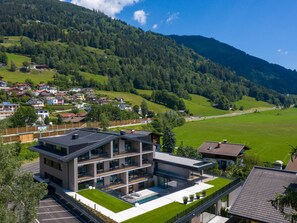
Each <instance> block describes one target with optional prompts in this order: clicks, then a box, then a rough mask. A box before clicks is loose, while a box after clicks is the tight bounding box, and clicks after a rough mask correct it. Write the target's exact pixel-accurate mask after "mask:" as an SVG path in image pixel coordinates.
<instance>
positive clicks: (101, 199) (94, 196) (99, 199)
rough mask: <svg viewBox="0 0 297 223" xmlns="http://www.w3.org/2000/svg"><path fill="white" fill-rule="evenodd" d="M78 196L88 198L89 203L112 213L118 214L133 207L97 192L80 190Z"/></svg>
mask: <svg viewBox="0 0 297 223" xmlns="http://www.w3.org/2000/svg"><path fill="white" fill-rule="evenodd" d="M78 194H80V195H82V196H84V197H85V198H88V199H89V200H91V201H94V202H95V203H97V204H99V205H101V206H103V207H105V208H107V209H109V210H111V211H112V212H115V213H117V212H120V211H124V210H126V209H129V208H131V207H133V206H132V205H131V204H129V203H126V202H124V201H122V200H119V199H117V198H115V197H113V196H111V195H109V194H106V193H104V192H102V191H99V190H82V191H79V192H78Z"/></svg>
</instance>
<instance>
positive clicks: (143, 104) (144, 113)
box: [140, 100, 148, 117]
mask: <svg viewBox="0 0 297 223" xmlns="http://www.w3.org/2000/svg"><path fill="white" fill-rule="evenodd" d="M140 108H141V113H142V116H143V117H146V116H147V113H148V106H147V103H146V101H145V100H142V102H141V106H140Z"/></svg>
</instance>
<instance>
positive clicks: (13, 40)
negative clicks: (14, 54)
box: [0, 36, 21, 47]
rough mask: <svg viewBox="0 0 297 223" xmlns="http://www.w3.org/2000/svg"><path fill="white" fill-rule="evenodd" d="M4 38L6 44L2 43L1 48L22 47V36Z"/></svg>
mask: <svg viewBox="0 0 297 223" xmlns="http://www.w3.org/2000/svg"><path fill="white" fill-rule="evenodd" d="M4 38H5V39H4V43H0V45H1V46H4V47H10V46H14V45H17V46H19V45H20V39H21V37H20V36H5V37H4Z"/></svg>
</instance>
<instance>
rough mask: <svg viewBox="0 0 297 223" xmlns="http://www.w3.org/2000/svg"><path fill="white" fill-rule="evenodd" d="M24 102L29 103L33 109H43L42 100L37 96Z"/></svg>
mask: <svg viewBox="0 0 297 223" xmlns="http://www.w3.org/2000/svg"><path fill="white" fill-rule="evenodd" d="M26 104H28V105H31V106H32V107H33V108H35V109H43V107H44V101H43V100H41V99H38V98H31V99H30V100H29V101H27V103H26Z"/></svg>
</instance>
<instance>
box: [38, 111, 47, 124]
mask: <svg viewBox="0 0 297 223" xmlns="http://www.w3.org/2000/svg"><path fill="white" fill-rule="evenodd" d="M36 114H37V115H38V121H40V122H43V121H44V119H45V118H46V117H49V111H47V110H37V111H36Z"/></svg>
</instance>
